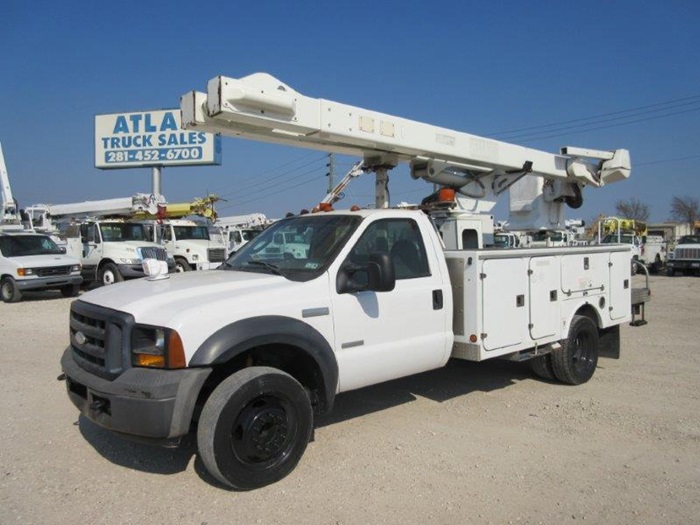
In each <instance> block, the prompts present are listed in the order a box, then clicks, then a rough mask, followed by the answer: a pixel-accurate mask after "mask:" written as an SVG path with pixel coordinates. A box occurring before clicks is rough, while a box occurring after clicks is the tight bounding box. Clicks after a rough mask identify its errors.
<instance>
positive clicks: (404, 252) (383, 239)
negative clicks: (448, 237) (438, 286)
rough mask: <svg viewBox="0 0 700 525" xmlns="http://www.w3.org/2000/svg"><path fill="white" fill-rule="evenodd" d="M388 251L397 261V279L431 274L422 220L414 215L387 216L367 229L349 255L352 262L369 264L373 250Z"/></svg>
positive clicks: (395, 268)
mask: <svg viewBox="0 0 700 525" xmlns="http://www.w3.org/2000/svg"><path fill="white" fill-rule="evenodd" d="M376 252H380V253H387V254H389V255H391V258H392V260H393V261H394V270H395V272H396V279H414V278H416V277H426V276H428V275H430V268H429V267H428V257H427V255H426V251H425V245H424V244H423V238H422V237H421V235H420V231H419V230H418V224H416V222H415V221H414V220H412V219H384V220H380V221H376V222H374V223H373V224H371V225H370V226H369V228H367V230H365V232H364V233H363V234H362V236H361V237H360V239H359V240H358V241H357V244H355V247H354V248H353V249H352V251H351V252H350V254H349V255H348V259H347V262H348V263H350V264H360V265H364V264H367V262H368V260H369V255H370V254H371V253H376Z"/></svg>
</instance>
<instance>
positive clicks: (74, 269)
mask: <svg viewBox="0 0 700 525" xmlns="http://www.w3.org/2000/svg"><path fill="white" fill-rule="evenodd" d="M70 271H71V272H79V271H80V265H79V264H74V265H73V266H71V267H70Z"/></svg>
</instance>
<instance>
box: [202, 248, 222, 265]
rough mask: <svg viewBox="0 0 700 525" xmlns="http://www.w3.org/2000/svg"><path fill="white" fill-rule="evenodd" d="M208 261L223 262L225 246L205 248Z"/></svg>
mask: <svg viewBox="0 0 700 525" xmlns="http://www.w3.org/2000/svg"><path fill="white" fill-rule="evenodd" d="M207 255H208V257H209V262H224V261H225V260H226V249H225V248H209V249H208V250H207Z"/></svg>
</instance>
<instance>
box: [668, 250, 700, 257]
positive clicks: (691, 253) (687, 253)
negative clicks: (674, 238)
mask: <svg viewBox="0 0 700 525" xmlns="http://www.w3.org/2000/svg"><path fill="white" fill-rule="evenodd" d="M673 258H674V259H700V248H676V249H675V250H674V252H673Z"/></svg>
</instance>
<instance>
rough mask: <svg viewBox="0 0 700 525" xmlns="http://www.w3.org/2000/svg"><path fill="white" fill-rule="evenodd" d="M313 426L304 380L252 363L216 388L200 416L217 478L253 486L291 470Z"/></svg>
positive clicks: (207, 459)
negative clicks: (302, 381)
mask: <svg viewBox="0 0 700 525" xmlns="http://www.w3.org/2000/svg"><path fill="white" fill-rule="evenodd" d="M312 430H313V413H312V410H311V402H310V401H309V396H308V394H307V393H306V391H305V390H304V388H303V387H302V386H301V384H299V383H298V382H297V381H296V379H294V378H293V377H292V376H290V375H288V374H286V373H284V372H282V371H280V370H276V369H274V368H268V367H250V368H245V369H243V370H241V371H239V372H236V373H235V374H233V375H232V376H230V377H228V378H227V379H225V380H224V381H223V382H222V383H221V384H220V385H219V386H218V387H217V388H216V389H215V390H214V392H212V394H211V396H210V397H209V399H208V400H207V402H206V403H205V405H204V409H203V410H202V414H201V416H200V418H199V425H198V427H197V445H198V447H199V455H200V457H201V459H202V461H203V463H204V465H205V466H206V468H207V470H208V471H209V472H210V473H211V474H212V475H213V476H214V477H215V478H216V479H217V480H219V481H220V482H221V483H223V484H225V485H227V486H229V487H233V488H235V489H238V490H250V489H255V488H258V487H263V486H265V485H269V484H270V483H274V482H276V481H279V480H280V479H282V478H284V477H285V476H286V475H287V474H289V473H290V472H291V471H292V470H293V469H294V467H296V465H297V463H298V462H299V460H300V459H301V456H302V455H303V454H304V451H305V450H306V445H307V444H308V442H309V439H310V437H311V432H312Z"/></svg>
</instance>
